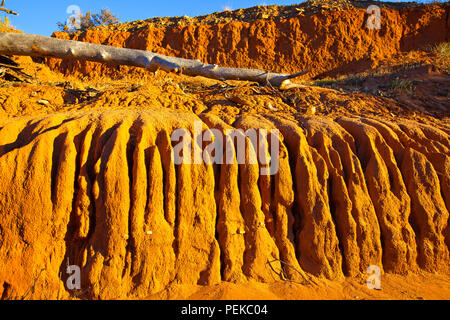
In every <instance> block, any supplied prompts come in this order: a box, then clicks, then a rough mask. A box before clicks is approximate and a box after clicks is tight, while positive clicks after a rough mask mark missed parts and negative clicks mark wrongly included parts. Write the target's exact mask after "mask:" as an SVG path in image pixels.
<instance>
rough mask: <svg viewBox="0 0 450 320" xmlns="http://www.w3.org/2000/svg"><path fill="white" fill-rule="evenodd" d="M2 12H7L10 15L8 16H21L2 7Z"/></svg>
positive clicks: (0, 8)
mask: <svg viewBox="0 0 450 320" xmlns="http://www.w3.org/2000/svg"><path fill="white" fill-rule="evenodd" d="M0 11H3V12H6V13H8V14H13V15H15V16H18V15H19V14H18V13H17V12H15V11H12V10H9V9H6V8H2V7H0Z"/></svg>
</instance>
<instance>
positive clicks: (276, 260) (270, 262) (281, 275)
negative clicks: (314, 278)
mask: <svg viewBox="0 0 450 320" xmlns="http://www.w3.org/2000/svg"><path fill="white" fill-rule="evenodd" d="M274 262H280V263H281V265H282V267H281V271H280V272H277V271H276V270H275V269H274V268H273V266H272V263H274ZM267 264H268V265H269V266H270V268H271V269H272V271H273V272H274V273H275V274H277V275H278V276H279V277H280V278H281V279H282V280H284V281H289V282H294V283H298V282H296V281H293V280H290V279H288V276H287V274H286V270H285V269H284V267H283V266H286V267H289V268H291V269H293V270H294V271H296V272H297V273H298V274H299V275H300V276H301V277H302V278H303V280H305V281H306V282H307V283H308V284H310V285H312V284H313V283H312V282H311V281H310V280H309V279H308V278H307V277H306V275H304V274H303V272H301V271H299V270H298V269H297V268H295V267H294V266H292V265H291V264H289V263H287V262H285V261H283V260H280V259H275V260H272V261H269V260H267ZM314 284H315V285H317V283H315V282H314Z"/></svg>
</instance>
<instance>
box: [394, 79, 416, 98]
mask: <svg viewBox="0 0 450 320" xmlns="http://www.w3.org/2000/svg"><path fill="white" fill-rule="evenodd" d="M391 89H392V90H395V91H400V92H406V93H408V94H413V93H414V89H415V88H414V83H413V82H412V81H410V80H405V79H399V78H395V79H394V81H392V84H391Z"/></svg>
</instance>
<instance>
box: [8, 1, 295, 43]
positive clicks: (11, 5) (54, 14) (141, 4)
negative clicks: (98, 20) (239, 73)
mask: <svg viewBox="0 0 450 320" xmlns="http://www.w3.org/2000/svg"><path fill="white" fill-rule="evenodd" d="M300 2H303V1H302V0H298V1H288V0H209V1H205V0H203V1H200V0H162V1H161V0H160V1H145V0H121V1H120V0H109V1H104V0H6V2H5V7H6V8H8V9H11V10H14V11H17V12H19V13H20V15H19V16H17V17H16V16H11V15H8V18H9V19H10V20H11V23H12V25H13V26H14V27H16V28H17V29H19V30H22V31H24V32H27V33H34V34H40V35H44V36H49V35H51V34H52V32H53V31H55V30H57V25H56V23H57V22H58V21H61V22H62V21H65V20H66V19H67V18H68V17H69V14H68V13H66V10H67V8H68V7H69V6H70V5H77V6H79V7H80V8H81V10H82V11H88V10H91V11H93V12H99V11H100V9H103V8H108V9H110V10H111V11H112V12H113V13H115V14H117V15H118V16H119V19H120V21H132V20H140V19H148V18H152V17H166V16H183V15H188V16H192V17H193V16H197V15H203V14H208V13H212V12H217V11H222V10H223V8H224V7H225V6H228V7H231V8H232V9H239V8H246V7H252V6H256V5H260V4H278V5H288V4H293V3H300ZM4 15H5V14H3V13H0V17H2V16H4Z"/></svg>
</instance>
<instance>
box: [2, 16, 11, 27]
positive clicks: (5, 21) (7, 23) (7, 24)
mask: <svg viewBox="0 0 450 320" xmlns="http://www.w3.org/2000/svg"><path fill="white" fill-rule="evenodd" d="M0 28H2V29H14V27H13V26H12V24H11V21H10V20H9V19H8V17H4V18H1V17H0Z"/></svg>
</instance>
